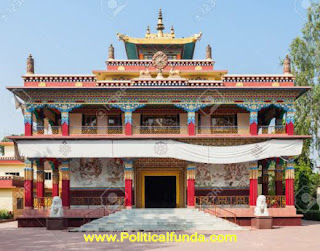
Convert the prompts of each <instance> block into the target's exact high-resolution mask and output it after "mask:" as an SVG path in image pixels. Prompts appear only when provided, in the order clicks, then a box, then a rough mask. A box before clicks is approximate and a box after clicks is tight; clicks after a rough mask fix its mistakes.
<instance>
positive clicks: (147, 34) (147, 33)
mask: <svg viewBox="0 0 320 251" xmlns="http://www.w3.org/2000/svg"><path fill="white" fill-rule="evenodd" d="M149 36H150V26H149V25H148V27H147V32H146V37H149Z"/></svg>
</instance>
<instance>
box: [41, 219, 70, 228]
mask: <svg viewBox="0 0 320 251" xmlns="http://www.w3.org/2000/svg"><path fill="white" fill-rule="evenodd" d="M46 227H47V230H63V229H66V227H65V224H64V219H63V218H47V220H46Z"/></svg>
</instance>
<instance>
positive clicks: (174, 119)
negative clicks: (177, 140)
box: [141, 115, 179, 126]
mask: <svg viewBox="0 0 320 251" xmlns="http://www.w3.org/2000/svg"><path fill="white" fill-rule="evenodd" d="M141 125H142V126H179V116H178V115H142V119H141Z"/></svg>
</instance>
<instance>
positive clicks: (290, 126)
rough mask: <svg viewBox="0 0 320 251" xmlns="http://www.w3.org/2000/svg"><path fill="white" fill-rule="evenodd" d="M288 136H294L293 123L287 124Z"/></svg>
mask: <svg viewBox="0 0 320 251" xmlns="http://www.w3.org/2000/svg"><path fill="white" fill-rule="evenodd" d="M286 129H287V134H288V135H294V125H293V123H292V122H290V123H289V124H286Z"/></svg>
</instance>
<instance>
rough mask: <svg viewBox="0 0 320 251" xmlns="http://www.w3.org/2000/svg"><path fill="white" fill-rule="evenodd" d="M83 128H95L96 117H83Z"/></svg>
mask: <svg viewBox="0 0 320 251" xmlns="http://www.w3.org/2000/svg"><path fill="white" fill-rule="evenodd" d="M82 125H83V126H97V116H95V115H83V120H82Z"/></svg>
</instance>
